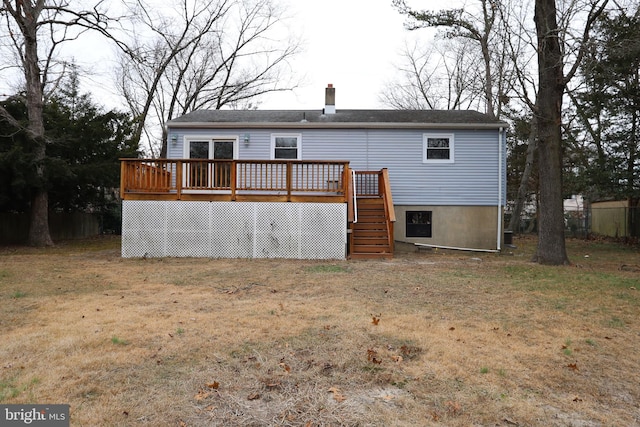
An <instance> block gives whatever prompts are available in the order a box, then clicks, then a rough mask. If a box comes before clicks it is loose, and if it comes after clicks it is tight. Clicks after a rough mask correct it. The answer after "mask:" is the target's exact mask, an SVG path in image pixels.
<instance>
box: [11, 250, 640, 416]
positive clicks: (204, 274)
mask: <svg viewBox="0 0 640 427" xmlns="http://www.w3.org/2000/svg"><path fill="white" fill-rule="evenodd" d="M515 243H516V244H517V245H518V249H515V250H513V251H512V253H510V254H503V255H493V254H481V255H479V254H472V253H464V252H443V251H433V252H415V251H414V250H413V248H407V247H405V248H400V250H399V251H398V253H397V254H396V257H395V258H394V259H393V260H390V261H345V262H339V261H336V262H319V261H290V260H286V261H285V260H217V259H122V258H120V256H119V240H118V239H113V238H110V239H99V240H93V241H86V242H75V243H65V244H60V245H58V246H57V247H56V248H53V249H28V248H5V249H3V250H0V300H1V301H2V304H1V305H0V326H1V328H2V337H3V340H2V346H1V348H0V363H1V367H0V403H27V402H28V403H68V404H70V405H71V417H72V418H71V420H72V422H71V424H72V425H73V426H106V425H109V426H129V425H131V426H135V425H152V426H181V425H187V426H210V425H219V426H342V425H344V426H416V425H421V426H429V425H437V426H472V425H475V426H480V425H482V426H601V425H602V426H614V425H615V426H623V425H624V426H632V425H640V409H638V408H639V407H640V378H639V373H640V354H639V353H638V348H640V334H639V332H638V331H639V329H638V320H639V306H640V294H639V293H638V292H640V290H638V286H640V283H639V282H640V254H639V253H638V250H637V249H635V250H632V249H625V248H620V247H617V246H615V245H613V244H609V243H604V242H584V241H577V240H576V241H569V242H568V245H569V251H570V257H571V259H572V261H573V262H574V265H573V266H570V267H544V266H539V265H536V264H532V263H530V262H529V261H528V260H529V258H530V255H531V253H532V251H533V247H534V244H535V242H534V241H533V240H530V239H518V240H516V242H515ZM587 255H588V257H586V256H587Z"/></svg>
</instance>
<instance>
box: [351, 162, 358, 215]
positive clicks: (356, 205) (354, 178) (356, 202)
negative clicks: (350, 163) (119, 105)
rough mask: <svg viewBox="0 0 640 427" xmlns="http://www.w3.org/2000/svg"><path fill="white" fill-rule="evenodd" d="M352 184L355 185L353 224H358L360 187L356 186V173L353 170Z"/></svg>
mask: <svg viewBox="0 0 640 427" xmlns="http://www.w3.org/2000/svg"><path fill="white" fill-rule="evenodd" d="M351 183H352V184H353V223H354V224H356V223H357V222H358V187H357V186H356V171H355V170H354V169H351Z"/></svg>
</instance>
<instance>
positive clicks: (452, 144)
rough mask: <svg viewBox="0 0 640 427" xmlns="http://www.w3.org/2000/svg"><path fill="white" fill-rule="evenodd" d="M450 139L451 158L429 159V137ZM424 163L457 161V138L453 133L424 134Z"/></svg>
mask: <svg viewBox="0 0 640 427" xmlns="http://www.w3.org/2000/svg"><path fill="white" fill-rule="evenodd" d="M433 138H438V139H444V138H446V139H448V140H449V158H448V159H428V158H427V150H428V149H429V147H428V145H429V139H433ZM422 163H455V140H454V137H453V134H452V133H425V134H423V135H422Z"/></svg>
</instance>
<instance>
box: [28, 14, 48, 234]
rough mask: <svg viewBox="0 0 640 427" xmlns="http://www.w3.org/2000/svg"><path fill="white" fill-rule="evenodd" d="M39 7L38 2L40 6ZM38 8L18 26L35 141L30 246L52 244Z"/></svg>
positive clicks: (30, 120) (30, 127)
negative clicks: (39, 55)
mask: <svg viewBox="0 0 640 427" xmlns="http://www.w3.org/2000/svg"><path fill="white" fill-rule="evenodd" d="M40 7H41V6H40ZM40 11H41V9H38V8H37V7H36V8H34V7H31V10H28V11H25V15H24V16H23V17H22V22H23V25H21V29H22V32H23V36H24V74H25V80H26V89H27V102H26V104H27V115H28V117H29V125H28V126H27V129H28V135H29V137H30V138H31V139H32V140H33V143H34V146H35V147H34V156H33V161H34V166H35V168H36V178H37V184H36V185H37V187H36V189H35V194H34V195H33V198H32V200H31V223H30V228H29V237H28V244H29V245H32V246H53V241H52V240H51V234H50V233H49V196H48V194H47V189H46V188H47V183H46V173H45V158H46V139H45V135H44V118H43V109H44V97H43V93H42V76H41V73H40V66H39V60H38V42H37V31H38V22H37V21H38V16H39V14H40Z"/></svg>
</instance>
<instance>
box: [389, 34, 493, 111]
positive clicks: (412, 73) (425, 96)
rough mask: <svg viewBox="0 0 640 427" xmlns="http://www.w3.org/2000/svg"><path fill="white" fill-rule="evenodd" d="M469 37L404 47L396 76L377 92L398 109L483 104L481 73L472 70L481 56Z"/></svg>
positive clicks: (436, 108) (476, 66)
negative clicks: (423, 45)
mask: <svg viewBox="0 0 640 427" xmlns="http://www.w3.org/2000/svg"><path fill="white" fill-rule="evenodd" d="M469 44H470V41H469V40H460V39H444V40H440V41H439V43H435V44H433V45H428V46H427V47H426V48H425V49H420V48H419V47H418V45H417V44H415V45H413V46H412V47H411V48H409V47H407V48H406V49H405V51H404V53H403V55H402V57H403V59H404V64H403V65H400V66H398V70H399V71H400V73H401V76H402V77H400V79H399V80H396V81H394V82H391V83H388V84H387V86H386V87H385V89H384V90H383V91H382V92H381V94H380V99H381V101H382V102H384V103H385V104H387V105H389V106H391V107H393V108H397V109H409V110H415V109H434V110H456V109H478V108H484V92H483V90H484V89H483V86H482V84H481V82H482V81H483V79H482V76H481V75H478V73H477V72H475V71H474V70H478V69H481V67H478V65H479V62H480V61H481V59H480V58H479V57H478V55H475V50H474V49H470V47H469Z"/></svg>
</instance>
